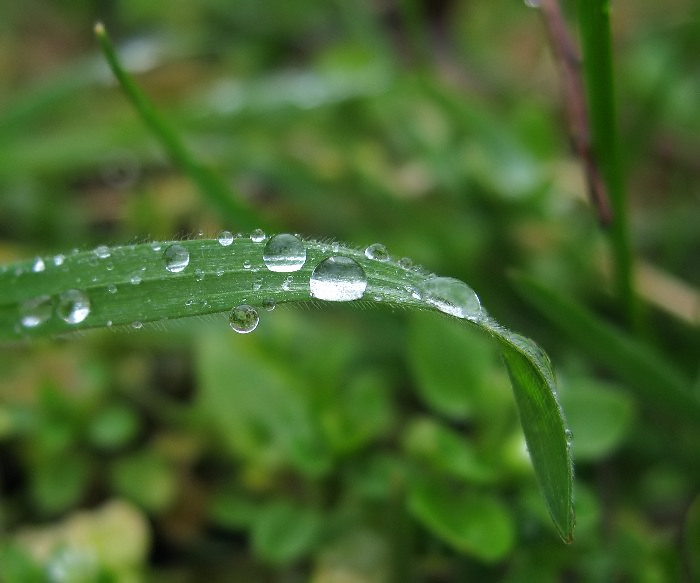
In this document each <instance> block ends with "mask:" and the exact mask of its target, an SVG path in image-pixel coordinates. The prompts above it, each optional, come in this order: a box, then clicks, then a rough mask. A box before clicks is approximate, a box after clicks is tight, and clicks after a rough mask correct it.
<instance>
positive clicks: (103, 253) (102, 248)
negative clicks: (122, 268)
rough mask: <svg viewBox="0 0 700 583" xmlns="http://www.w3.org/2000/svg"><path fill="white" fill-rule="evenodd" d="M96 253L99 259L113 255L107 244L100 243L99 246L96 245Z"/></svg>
mask: <svg viewBox="0 0 700 583" xmlns="http://www.w3.org/2000/svg"><path fill="white" fill-rule="evenodd" d="M94 253H95V255H96V256H97V257H98V258H99V259H107V257H109V256H110V255H111V253H110V251H109V247H107V245H99V246H98V247H95V251H94Z"/></svg>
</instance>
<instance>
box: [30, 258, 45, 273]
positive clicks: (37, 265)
mask: <svg viewBox="0 0 700 583" xmlns="http://www.w3.org/2000/svg"><path fill="white" fill-rule="evenodd" d="M44 269H46V264H45V263H44V260H43V259H42V258H41V257H37V258H35V259H34V263H32V271H33V272H34V273H40V272H41V271H44Z"/></svg>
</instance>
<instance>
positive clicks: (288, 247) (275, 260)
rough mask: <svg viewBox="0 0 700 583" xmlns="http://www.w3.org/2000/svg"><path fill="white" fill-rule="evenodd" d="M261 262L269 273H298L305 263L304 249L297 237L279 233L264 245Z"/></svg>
mask: <svg viewBox="0 0 700 583" xmlns="http://www.w3.org/2000/svg"><path fill="white" fill-rule="evenodd" d="M263 261H264V262H265V265H267V268H268V269H269V270H270V271H277V272H285V273H289V272H291V271H299V270H300V269H301V268H302V267H303V265H304V263H305V262H306V247H305V246H304V244H303V243H302V242H301V241H300V240H299V238H298V237H295V236H294V235H290V234H289V233H281V234H279V235H275V236H274V237H272V239H270V240H269V241H268V242H267V245H265V251H264V252H263Z"/></svg>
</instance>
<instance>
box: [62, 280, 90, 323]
mask: <svg viewBox="0 0 700 583" xmlns="http://www.w3.org/2000/svg"><path fill="white" fill-rule="evenodd" d="M56 313H57V314H58V316H59V318H61V319H62V320H63V321H64V322H66V323H68V324H80V322H82V321H83V320H85V318H87V317H88V315H89V314H90V298H88V297H87V294H86V293H85V292H83V291H80V290H79V289H69V290H68V291H65V292H63V293H62V294H61V295H60V296H58V305H57V306H56Z"/></svg>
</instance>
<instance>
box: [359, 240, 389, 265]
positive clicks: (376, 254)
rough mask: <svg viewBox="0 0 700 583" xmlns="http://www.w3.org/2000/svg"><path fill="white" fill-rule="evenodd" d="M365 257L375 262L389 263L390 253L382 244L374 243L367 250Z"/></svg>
mask: <svg viewBox="0 0 700 583" xmlns="http://www.w3.org/2000/svg"><path fill="white" fill-rule="evenodd" d="M365 257H367V259H374V260H375V261H387V260H388V259H389V251H387V248H386V247H385V246H384V245H382V244H381V243H372V244H371V245H370V246H369V247H367V249H365Z"/></svg>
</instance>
